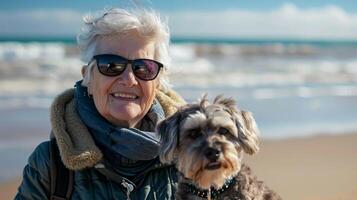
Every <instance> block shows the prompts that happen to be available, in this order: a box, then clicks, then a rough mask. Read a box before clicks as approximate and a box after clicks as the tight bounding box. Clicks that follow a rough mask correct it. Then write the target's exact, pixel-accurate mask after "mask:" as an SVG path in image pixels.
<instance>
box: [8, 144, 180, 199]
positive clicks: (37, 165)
mask: <svg viewBox="0 0 357 200" xmlns="http://www.w3.org/2000/svg"><path fill="white" fill-rule="evenodd" d="M49 151H50V142H43V143H41V144H40V145H39V146H38V147H37V148H36V149H35V151H34V152H33V153H32V155H31V156H30V158H29V162H28V165H27V166H26V167H25V169H24V175H23V181H22V183H21V186H20V188H19V192H18V194H17V196H16V198H15V199H49V185H50V179H49V178H50V177H49V166H50V162H49V161H50V160H49V159H50V153H49ZM176 183H177V178H176V171H175V169H174V168H173V167H164V168H158V169H156V170H155V169H154V170H152V171H150V172H148V174H147V176H146V178H145V182H144V183H143V184H142V186H141V187H140V188H138V189H137V190H134V191H133V192H131V195H130V199H132V200H134V199H147V200H154V199H160V200H161V199H174V193H175V185H176ZM72 199H88V200H90V199H127V198H126V191H124V188H123V187H121V186H120V185H119V184H118V183H116V182H115V181H112V180H110V179H108V178H107V177H105V176H104V175H102V174H101V173H99V172H98V171H97V170H96V169H95V168H93V167H92V168H86V169H82V170H78V171H75V173H74V190H73V193H72Z"/></svg>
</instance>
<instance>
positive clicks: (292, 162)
mask: <svg viewBox="0 0 357 200" xmlns="http://www.w3.org/2000/svg"><path fill="white" fill-rule="evenodd" d="M356 143H357V132H354V133H345V134H338V135H329V134H326V135H322V134H319V135H314V136H309V137H295V138H288V139H278V140H271V139H268V140H263V141H262V143H261V146H260V147H261V149H260V152H259V153H258V154H257V155H253V156H249V155H245V157H244V158H243V161H244V162H245V163H247V164H248V165H249V166H250V167H251V168H252V170H253V172H254V173H255V174H256V175H257V176H258V178H259V179H260V180H263V181H265V182H266V183H267V185H268V186H269V187H270V188H272V189H274V190H275V191H277V192H278V193H279V194H280V195H281V196H282V197H283V199H289V200H320V199H321V200H339V199H344V200H353V199H355V196H357V188H356V187H355V180H356V179H357V171H356V170H355V166H357V156H355V152H357V145H356ZM19 176H21V175H19ZM20 181H21V178H15V179H11V180H8V181H5V182H1V183H0V199H2V200H7V199H13V197H14V195H15V193H16V191H17V187H18V186H19V184H20Z"/></svg>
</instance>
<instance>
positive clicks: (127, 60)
mask: <svg viewBox="0 0 357 200" xmlns="http://www.w3.org/2000/svg"><path fill="white" fill-rule="evenodd" d="M101 56H113V57H117V58H120V59H123V60H124V61H126V62H125V69H124V70H123V71H122V72H120V73H118V74H113V75H110V74H106V73H104V72H102V71H101V70H100V67H99V59H100V57H101ZM92 60H95V61H96V65H97V69H98V71H99V72H100V73H101V74H103V75H104V76H110V77H114V76H119V75H121V74H122V73H123V72H125V70H126V68H127V66H128V64H130V65H131V69H132V71H133V74H134V75H135V77H136V78H138V79H140V80H143V81H152V80H154V79H155V78H156V77H157V76H158V75H159V73H160V70H161V68H163V67H164V65H163V64H162V63H160V62H158V61H156V60H152V59H148V58H138V59H134V60H130V59H127V58H125V57H123V56H120V55H115V54H98V55H95V56H93V59H92ZM136 61H151V62H154V63H155V64H157V66H158V67H159V68H158V70H157V73H156V75H155V76H154V77H153V78H150V79H143V78H141V77H139V76H137V75H136V73H135V71H134V65H133V63H135V62H136ZM108 67H109V66H108ZM108 67H107V69H108Z"/></svg>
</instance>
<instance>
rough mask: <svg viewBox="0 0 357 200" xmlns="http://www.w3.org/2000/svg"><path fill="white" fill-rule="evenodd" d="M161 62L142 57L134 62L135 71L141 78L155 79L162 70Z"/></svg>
mask: <svg viewBox="0 0 357 200" xmlns="http://www.w3.org/2000/svg"><path fill="white" fill-rule="evenodd" d="M160 67H161V66H160V64H159V63H157V62H155V61H153V60H146V59H140V60H135V62H134V63H133V72H134V74H135V76H137V77H138V78H139V79H141V80H153V79H155V78H156V76H157V75H158V73H159V71H160Z"/></svg>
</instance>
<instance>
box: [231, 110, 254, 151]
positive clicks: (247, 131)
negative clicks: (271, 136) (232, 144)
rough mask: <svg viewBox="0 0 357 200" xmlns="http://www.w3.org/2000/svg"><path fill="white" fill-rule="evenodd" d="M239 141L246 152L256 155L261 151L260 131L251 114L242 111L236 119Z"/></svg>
mask: <svg viewBox="0 0 357 200" xmlns="http://www.w3.org/2000/svg"><path fill="white" fill-rule="evenodd" d="M236 124H237V128H238V140H239V143H240V144H241V145H242V148H243V149H244V151H245V152H246V153H248V154H255V153H256V152H258V151H259V130H258V127H257V124H256V122H255V120H254V118H253V115H252V113H251V112H248V111H240V113H239V114H238V115H237V117H236Z"/></svg>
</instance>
